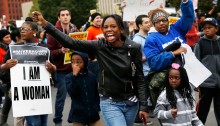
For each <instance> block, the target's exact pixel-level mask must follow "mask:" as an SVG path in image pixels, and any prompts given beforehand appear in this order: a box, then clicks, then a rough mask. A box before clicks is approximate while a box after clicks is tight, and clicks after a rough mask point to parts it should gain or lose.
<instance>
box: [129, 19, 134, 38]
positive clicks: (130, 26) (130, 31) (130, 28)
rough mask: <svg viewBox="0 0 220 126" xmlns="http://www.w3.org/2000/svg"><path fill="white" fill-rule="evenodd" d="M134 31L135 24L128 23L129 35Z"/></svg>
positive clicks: (132, 22)
mask: <svg viewBox="0 0 220 126" xmlns="http://www.w3.org/2000/svg"><path fill="white" fill-rule="evenodd" d="M134 29H135V23H134V21H130V22H129V35H133V34H134Z"/></svg>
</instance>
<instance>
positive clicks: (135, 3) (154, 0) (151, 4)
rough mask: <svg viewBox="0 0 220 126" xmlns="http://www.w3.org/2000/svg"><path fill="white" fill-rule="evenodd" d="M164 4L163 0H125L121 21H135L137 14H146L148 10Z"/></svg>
mask: <svg viewBox="0 0 220 126" xmlns="http://www.w3.org/2000/svg"><path fill="white" fill-rule="evenodd" d="M164 6H165V0H126V7H125V8H124V13H123V21H135V19H136V17H137V16H138V15H141V14H145V15H148V12H149V11H150V10H153V9H156V8H159V7H164Z"/></svg>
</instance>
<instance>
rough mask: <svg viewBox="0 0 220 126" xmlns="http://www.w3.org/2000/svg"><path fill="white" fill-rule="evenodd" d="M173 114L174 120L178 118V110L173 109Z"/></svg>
mask: <svg viewBox="0 0 220 126" xmlns="http://www.w3.org/2000/svg"><path fill="white" fill-rule="evenodd" d="M171 114H172V116H173V118H176V116H177V109H171Z"/></svg>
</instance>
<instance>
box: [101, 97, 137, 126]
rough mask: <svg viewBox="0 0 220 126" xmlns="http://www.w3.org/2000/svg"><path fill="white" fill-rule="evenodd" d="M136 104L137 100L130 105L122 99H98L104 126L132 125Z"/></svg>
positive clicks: (135, 113)
mask: <svg viewBox="0 0 220 126" xmlns="http://www.w3.org/2000/svg"><path fill="white" fill-rule="evenodd" d="M138 106H139V103H138V102H137V103H134V104H133V105H132V106H130V105H127V104H126V103H125V102H124V101H112V100H111V99H105V100H103V99H102V98H101V99H100V107H101V113H102V116H103V118H104V122H105V124H106V126H133V124H134V120H135V117H136V115H137V112H138Z"/></svg>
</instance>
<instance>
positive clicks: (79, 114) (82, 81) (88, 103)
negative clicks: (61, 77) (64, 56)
mask: <svg viewBox="0 0 220 126" xmlns="http://www.w3.org/2000/svg"><path fill="white" fill-rule="evenodd" d="M73 55H79V56H81V58H82V59H83V62H84V68H83V69H84V71H83V73H79V74H78V75H77V76H74V75H73V73H72V72H71V73H69V74H67V75H66V76H65V82H66V86H67V91H68V93H69V95H70V97H71V99H72V102H71V109H70V112H69V117H68V122H69V123H73V122H78V123H83V124H85V125H86V124H90V123H93V122H96V121H97V120H99V119H100V117H99V110H100V107H99V100H100V99H99V93H98V82H97V80H96V77H95V75H93V74H92V73H90V72H88V70H87V66H88V56H87V54H85V53H81V52H77V51H74V54H73Z"/></svg>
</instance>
